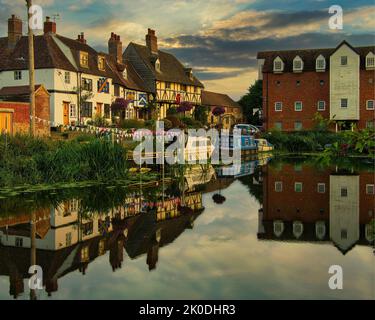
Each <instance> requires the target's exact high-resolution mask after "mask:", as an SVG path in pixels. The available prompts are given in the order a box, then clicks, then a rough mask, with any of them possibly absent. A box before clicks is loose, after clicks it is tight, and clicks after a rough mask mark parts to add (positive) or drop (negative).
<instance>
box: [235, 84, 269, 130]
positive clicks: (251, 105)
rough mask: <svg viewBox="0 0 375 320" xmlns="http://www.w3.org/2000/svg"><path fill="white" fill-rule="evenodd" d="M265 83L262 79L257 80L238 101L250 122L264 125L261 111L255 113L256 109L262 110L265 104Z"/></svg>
mask: <svg viewBox="0 0 375 320" xmlns="http://www.w3.org/2000/svg"><path fill="white" fill-rule="evenodd" d="M262 97H263V85H262V80H257V81H255V83H254V84H253V85H251V86H250V88H249V89H248V92H247V93H246V94H245V95H244V96H243V97H242V98H241V99H240V101H238V103H239V105H240V106H241V107H242V110H243V115H244V118H245V120H246V121H247V122H248V123H251V124H253V125H262V120H261V119H260V114H259V112H256V113H255V114H254V109H259V110H262V106H263V98H262Z"/></svg>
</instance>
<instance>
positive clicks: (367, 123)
mask: <svg viewBox="0 0 375 320" xmlns="http://www.w3.org/2000/svg"><path fill="white" fill-rule="evenodd" d="M374 53H375V47H374V46H367V47H353V46H351V45H350V44H349V43H348V42H346V41H343V42H342V43H341V44H339V45H338V46H337V47H336V48H331V49H309V50H289V51H267V52H259V53H258V62H259V78H260V79H262V80H263V110H264V114H263V117H264V119H263V120H264V126H265V129H266V130H272V129H278V130H282V131H298V130H309V129H312V128H313V127H314V125H315V121H314V116H315V115H316V114H320V115H321V116H322V117H323V118H324V119H327V120H332V122H333V125H332V129H333V130H335V129H336V130H338V129H340V126H341V128H342V129H349V128H350V127H351V125H352V124H355V125H357V127H358V128H360V129H364V128H366V127H367V128H369V127H371V128H373V127H374V111H375V109H374V108H375V107H374V101H375V87H374V79H375V55H374Z"/></svg>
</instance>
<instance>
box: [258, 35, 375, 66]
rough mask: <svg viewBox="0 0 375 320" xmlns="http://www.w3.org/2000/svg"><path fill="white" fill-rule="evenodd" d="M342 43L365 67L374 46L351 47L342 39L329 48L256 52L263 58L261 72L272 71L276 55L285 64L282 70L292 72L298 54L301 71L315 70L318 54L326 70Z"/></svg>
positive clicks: (373, 50) (259, 57) (374, 50)
mask: <svg viewBox="0 0 375 320" xmlns="http://www.w3.org/2000/svg"><path fill="white" fill-rule="evenodd" d="M342 44H347V45H348V46H350V47H351V48H352V49H353V50H355V51H356V52H357V53H358V54H359V55H360V58H361V68H362V69H364V68H365V59H366V55H367V54H368V53H369V52H373V53H375V46H367V47H352V46H351V45H350V44H349V43H347V42H346V41H343V42H342V43H341V44H340V45H339V46H338V47H336V48H329V49H302V50H285V51H284V50H282V51H263V52H259V53H258V56H257V58H258V59H265V63H264V66H263V72H273V61H274V59H275V58H276V57H280V58H281V59H282V60H283V62H284V64H285V66H284V72H292V71H293V60H294V58H295V57H296V56H300V58H301V59H302V60H303V63H304V67H303V71H315V66H316V58H318V56H319V55H322V56H324V57H325V59H326V70H329V58H330V56H331V55H332V54H333V53H334V52H335V51H336V50H337V49H338V48H339V47H341V45H342Z"/></svg>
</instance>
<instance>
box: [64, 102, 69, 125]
mask: <svg viewBox="0 0 375 320" xmlns="http://www.w3.org/2000/svg"><path fill="white" fill-rule="evenodd" d="M63 121H64V123H63V124H64V126H67V125H69V102H63Z"/></svg>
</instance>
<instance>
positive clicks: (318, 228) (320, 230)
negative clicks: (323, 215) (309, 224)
mask: <svg viewBox="0 0 375 320" xmlns="http://www.w3.org/2000/svg"><path fill="white" fill-rule="evenodd" d="M315 233H316V237H317V238H318V239H319V240H323V239H324V237H325V235H326V224H325V222H324V221H318V222H317V223H316V224H315Z"/></svg>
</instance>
